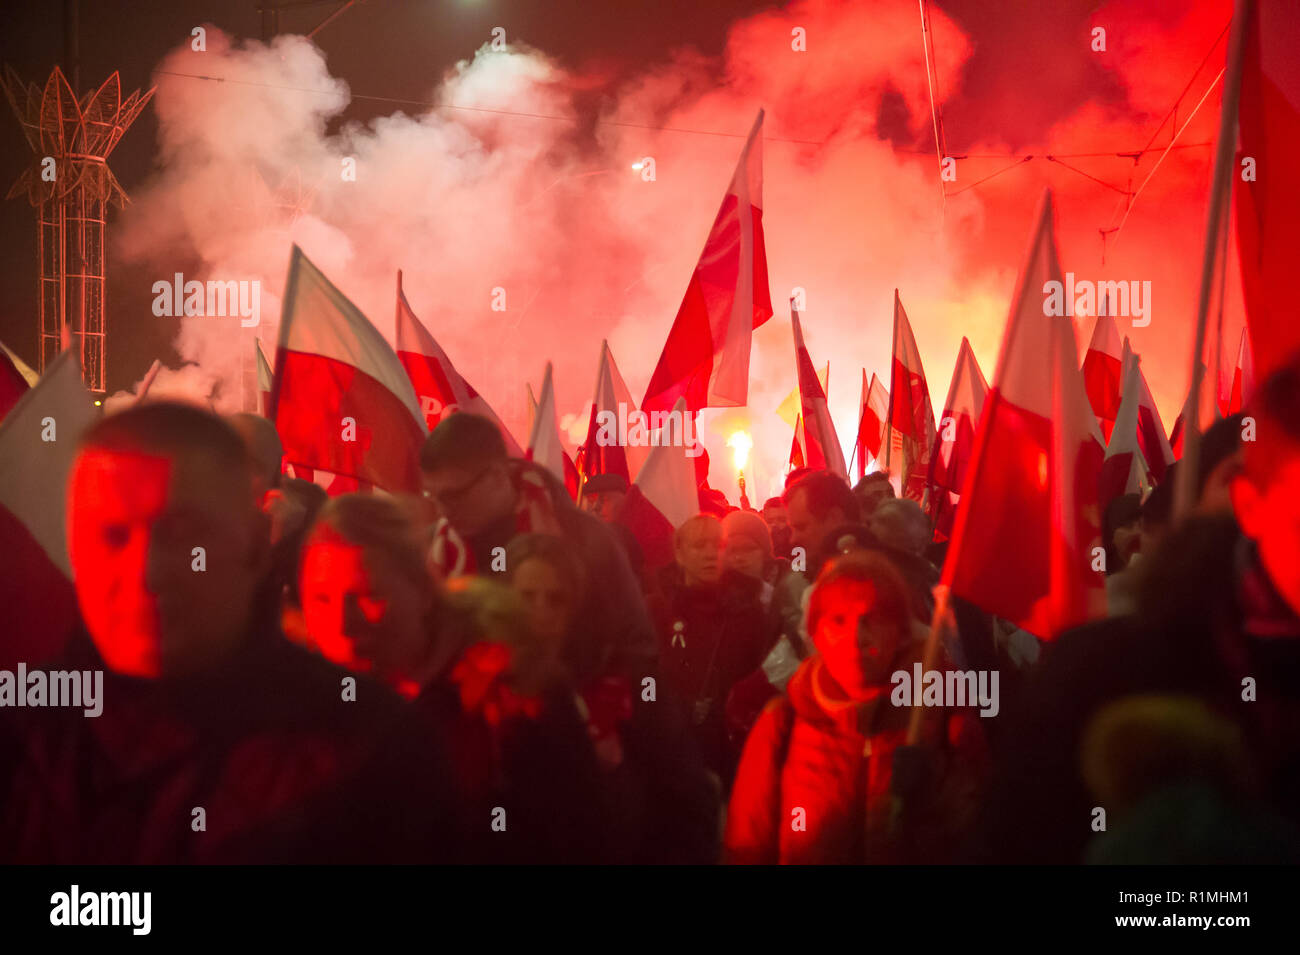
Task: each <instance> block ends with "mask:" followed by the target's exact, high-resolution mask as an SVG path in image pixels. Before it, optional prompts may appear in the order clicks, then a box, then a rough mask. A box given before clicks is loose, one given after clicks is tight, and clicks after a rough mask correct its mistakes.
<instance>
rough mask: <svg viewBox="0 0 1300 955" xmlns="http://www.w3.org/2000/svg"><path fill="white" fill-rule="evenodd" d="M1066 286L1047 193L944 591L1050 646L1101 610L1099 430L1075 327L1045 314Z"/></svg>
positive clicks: (983, 423) (981, 431)
mask: <svg viewBox="0 0 1300 955" xmlns="http://www.w3.org/2000/svg"><path fill="white" fill-rule="evenodd" d="M1052 281H1055V282H1061V281H1062V278H1061V265H1060V261H1059V260H1058V258H1057V252H1056V237H1055V230H1054V223H1053V204H1052V195H1051V192H1050V191H1048V192H1047V193H1046V194H1045V195H1044V197H1043V200H1042V203H1041V205H1040V207H1039V212H1038V216H1037V222H1036V225H1035V228H1034V234H1033V240H1032V242H1031V243H1030V247H1029V254H1028V256H1027V258H1026V261H1025V265H1024V268H1023V269H1022V270H1021V273H1020V278H1019V281H1018V283H1017V286H1016V294H1015V298H1014V299H1013V300H1012V306H1011V313H1010V316H1009V317H1008V319H1007V327H1006V332H1005V333H1004V335H1003V339H1002V351H1001V354H1000V356H999V359H998V368H997V374H996V376H995V378H994V381H993V387H992V388H991V389H989V393H988V398H987V400H986V401H985V406H984V412H983V414H982V416H981V418H980V424H979V428H978V429H977V431H976V434H975V447H974V451H973V453H972V455H971V461H970V467H969V469H968V471H967V474H966V481H965V483H964V484H963V485H962V494H961V503H960V504H959V505H958V509H957V517H956V521H955V524H954V527H953V533H952V543H951V545H950V546H949V549H948V558H947V561H946V562H945V563H944V569H943V578H942V583H943V584H946V585H947V586H948V587H950V588H951V591H952V593H954V594H956V595H957V596H960V597H964V598H965V599H967V600H969V601H971V602H972V603H974V604H975V605H976V606H978V607H980V608H981V609H983V610H985V611H987V612H989V613H993V614H997V615H998V616H1001V617H1004V618H1006V619H1007V620H1010V621H1012V622H1013V623H1015V624H1017V625H1018V626H1020V627H1022V628H1024V629H1025V630H1027V631H1028V632H1030V633H1033V634H1036V635H1037V636H1039V637H1042V638H1050V637H1054V636H1056V635H1057V634H1059V633H1060V632H1061V631H1063V630H1065V629H1067V628H1068V627H1071V626H1074V625H1076V624H1079V623H1083V622H1084V621H1086V620H1088V619H1089V618H1091V617H1093V616H1096V615H1099V614H1100V613H1104V611H1105V588H1104V584H1103V578H1102V575H1101V574H1100V573H1098V572H1096V571H1094V570H1093V569H1092V562H1093V557H1094V553H1093V549H1094V548H1095V547H1097V546H1100V540H1101V534H1100V530H1099V525H1100V516H1099V514H1098V511H1097V481H1098V477H1099V474H1100V470H1101V459H1102V446H1101V432H1100V431H1099V430H1098V427H1097V418H1096V416H1095V415H1094V414H1093V410H1092V408H1091V406H1090V405H1089V403H1088V396H1087V394H1086V393H1085V391H1084V387H1083V377H1082V375H1081V374H1080V373H1079V358H1078V351H1077V349H1076V347H1075V340H1074V329H1073V327H1072V326H1071V324H1070V319H1069V318H1068V317H1066V316H1064V315H1055V316H1053V315H1047V314H1045V308H1044V301H1045V296H1046V293H1047V289H1046V288H1045V285H1046V283H1048V282H1052Z"/></svg>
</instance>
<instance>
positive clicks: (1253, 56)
mask: <svg viewBox="0 0 1300 955" xmlns="http://www.w3.org/2000/svg"><path fill="white" fill-rule="evenodd" d="M1255 8H1256V15H1255V16H1254V18H1253V22H1251V23H1249V24H1248V25H1247V30H1248V33H1247V36H1246V49H1245V59H1244V62H1243V64H1242V74H1241V99H1240V106H1239V109H1240V115H1239V116H1238V128H1239V129H1240V139H1239V143H1238V153H1237V169H1238V170H1240V171H1241V173H1245V171H1246V170H1245V167H1243V165H1242V162H1243V160H1245V159H1246V158H1247V157H1249V158H1250V159H1251V160H1252V162H1251V163H1250V168H1251V170H1252V171H1253V174H1254V178H1253V179H1251V180H1249V181H1247V180H1243V178H1242V175H1241V174H1238V175H1234V176H1233V177H1232V178H1233V182H1234V184H1235V191H1236V206H1237V254H1238V258H1239V259H1240V260H1241V286H1242V294H1243V297H1244V299H1245V302H1246V320H1247V325H1248V327H1249V329H1250V339H1251V345H1252V346H1253V349H1254V357H1255V359H1256V360H1257V361H1258V368H1257V369H1256V370H1257V373H1258V375H1259V378H1260V380H1263V379H1265V378H1267V377H1268V376H1269V374H1270V373H1271V372H1272V371H1273V370H1274V369H1276V368H1278V367H1280V366H1282V365H1284V364H1285V363H1286V362H1287V360H1288V359H1290V358H1291V357H1292V356H1294V355H1295V353H1296V351H1297V350H1298V349H1300V322H1297V321H1296V320H1295V303H1294V273H1295V228H1296V223H1297V222H1300V182H1297V180H1296V174H1295V157H1296V156H1297V155H1300V60H1297V58H1296V50H1297V49H1300V7H1297V5H1296V3H1295V0H1257V2H1256V4H1255Z"/></svg>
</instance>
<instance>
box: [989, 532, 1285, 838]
mask: <svg viewBox="0 0 1300 955" xmlns="http://www.w3.org/2000/svg"><path fill="white" fill-rule="evenodd" d="M1143 565H1144V568H1145V569H1144V580H1143V582H1142V585H1141V596H1140V598H1139V609H1138V613H1137V614H1136V615H1132V616H1126V617H1118V618H1112V619H1108V620H1103V621H1098V622H1096V623H1092V624H1089V625H1087V626H1084V627H1080V628H1077V629H1076V630H1072V631H1070V632H1068V633H1066V634H1063V635H1062V636H1061V637H1060V638H1059V639H1058V640H1057V641H1056V642H1055V643H1053V644H1048V645H1047V646H1046V647H1045V648H1044V652H1043V658H1042V660H1041V662H1040V664H1039V666H1038V669H1037V672H1035V673H1034V674H1033V675H1032V677H1031V679H1030V681H1029V684H1028V685H1027V686H1026V688H1025V691H1024V693H1023V694H1022V696H1021V697H1020V699H1019V700H1018V701H1017V703H1016V705H1015V707H1014V708H1013V709H1011V710H1008V711H1006V712H1005V714H1004V715H1005V716H1006V718H1007V720H1008V725H1007V726H1006V728H1005V732H1004V733H1002V734H1001V738H1002V742H1003V747H1004V750H1005V752H1004V753H1003V758H1002V759H1001V760H1000V765H999V769H998V772H997V773H996V776H995V785H994V788H993V791H992V792H991V793H990V796H989V799H988V804H987V819H986V822H985V825H984V826H983V827H981V828H982V830H983V831H984V832H985V833H986V834H987V841H986V842H984V843H983V844H982V845H981V846H980V849H981V851H980V858H981V859H988V860H992V861H1007V862H1023V863H1070V862H1079V861H1081V860H1082V859H1083V857H1084V854H1085V851H1087V850H1089V848H1090V846H1091V843H1092V842H1093V840H1094V837H1095V835H1096V834H1095V833H1094V831H1093V829H1092V826H1091V825H1090V822H1091V820H1092V818H1093V810H1094V808H1095V806H1094V803H1095V800H1094V799H1093V798H1092V797H1091V796H1090V794H1089V792H1088V789H1087V787H1086V786H1085V784H1084V781H1083V778H1082V774H1081V771H1080V744H1081V742H1082V740H1083V736H1084V733H1085V730H1086V729H1087V727H1088V725H1089V723H1090V721H1091V720H1092V718H1093V717H1094V716H1095V715H1096V714H1097V713H1098V712H1099V711H1100V710H1101V709H1102V708H1103V707H1105V706H1106V705H1107V704H1109V703H1111V702H1114V701H1117V700H1121V699H1124V698H1126V697H1131V696H1134V695H1139V694H1143V695H1145V694H1180V695H1188V696H1192V697H1195V698H1197V699H1199V700H1201V701H1203V702H1205V703H1206V704H1207V705H1209V706H1210V707H1211V708H1212V710H1213V711H1214V712H1215V713H1217V714H1218V715H1220V716H1221V717H1223V718H1225V719H1226V720H1228V721H1229V722H1230V723H1232V724H1235V725H1236V726H1237V727H1239V728H1240V730H1241V732H1242V734H1243V738H1244V739H1245V743H1246V750H1247V753H1246V755H1247V756H1248V757H1249V759H1250V761H1251V762H1252V763H1253V764H1254V765H1255V766H1256V769H1257V772H1258V773H1259V774H1260V777H1261V779H1262V781H1263V788H1264V803H1263V804H1262V805H1261V808H1262V809H1265V810H1268V811H1274V812H1277V813H1280V814H1281V815H1283V816H1289V817H1290V819H1291V821H1292V822H1293V823H1300V619H1297V618H1296V616H1295V614H1294V612H1292V611H1291V610H1290V608H1289V607H1288V606H1287V605H1286V604H1285V602H1284V601H1283V600H1282V599H1281V597H1280V596H1278V594H1277V593H1276V591H1274V590H1273V588H1272V585H1271V583H1270V582H1269V581H1268V578H1267V575H1266V574H1265V573H1264V571H1263V569H1262V567H1261V566H1260V565H1259V562H1258V559H1257V557H1256V556H1255V554H1254V552H1253V547H1252V545H1251V544H1250V542H1249V541H1247V540H1245V539H1244V538H1242V537H1241V535H1240V532H1239V531H1238V529H1237V527H1236V524H1235V523H1234V522H1233V521H1232V520H1231V519H1227V518H1214V519H1199V520H1192V521H1188V522H1187V523H1186V524H1184V525H1183V526H1182V527H1181V528H1179V529H1178V530H1177V531H1175V532H1174V533H1173V534H1172V535H1171V536H1170V538H1169V539H1167V540H1166V541H1165V543H1164V544H1163V546H1162V547H1161V549H1160V550H1159V551H1158V552H1157V553H1156V554H1154V555H1152V556H1151V557H1150V558H1149V559H1148V560H1145V561H1143ZM1246 677H1251V678H1253V679H1254V680H1255V699H1254V700H1253V701H1246V700H1243V683H1242V681H1243V679H1245V678H1246ZM1167 782H1169V783H1174V784H1176V783H1178V782H1180V780H1168V781H1167ZM1150 861H1158V860H1150ZM1238 861H1240V860H1238Z"/></svg>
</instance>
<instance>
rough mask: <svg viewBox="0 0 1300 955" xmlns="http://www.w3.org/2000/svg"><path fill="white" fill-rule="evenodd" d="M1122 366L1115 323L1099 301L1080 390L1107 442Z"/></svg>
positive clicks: (1117, 396) (1116, 407) (1117, 400)
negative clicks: (1085, 395)
mask: <svg viewBox="0 0 1300 955" xmlns="http://www.w3.org/2000/svg"><path fill="white" fill-rule="evenodd" d="M1121 363H1122V362H1121V355H1120V342H1119V331H1118V330H1117V329H1116V328H1115V319H1113V318H1112V317H1111V316H1110V309H1109V308H1107V307H1106V300H1105V299H1102V301H1101V302H1099V303H1098V308H1097V320H1096V322H1095V323H1094V324H1093V326H1092V340H1091V341H1090V342H1089V343H1088V351H1087V352H1086V353H1085V354H1084V356H1083V386H1084V388H1085V390H1086V391H1087V392H1088V401H1089V402H1090V403H1091V404H1092V410H1093V412H1094V413H1095V414H1096V415H1097V423H1098V424H1100V425H1101V434H1102V437H1103V438H1105V439H1106V440H1107V441H1109V440H1110V432H1111V429H1112V428H1113V427H1115V416H1116V415H1118V414H1119V403H1120V384H1121V381H1122V377H1123V372H1122V369H1121V367H1120V366H1121Z"/></svg>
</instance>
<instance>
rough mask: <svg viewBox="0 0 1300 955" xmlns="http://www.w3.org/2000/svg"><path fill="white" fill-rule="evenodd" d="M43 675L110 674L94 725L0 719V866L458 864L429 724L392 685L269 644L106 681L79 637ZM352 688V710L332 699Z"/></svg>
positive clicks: (451, 804)
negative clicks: (191, 666)
mask: <svg viewBox="0 0 1300 955" xmlns="http://www.w3.org/2000/svg"><path fill="white" fill-rule="evenodd" d="M49 668H50V669H99V670H104V682H103V712H102V714H101V715H100V716H98V717H86V716H84V715H83V711H82V710H81V709H68V708H42V709H23V710H6V711H5V714H4V720H3V724H2V725H0V858H3V859H4V860H5V861H9V862H23V863H55V864H138V863H148V864H153V863H158V864H168V863H336V862H343V863H357V862H437V861H455V860H458V859H459V858H460V857H461V852H460V850H459V839H460V833H461V832H462V819H461V813H462V809H461V804H460V801H459V797H458V796H457V795H456V791H455V790H454V788H453V787H454V783H452V782H451V781H450V780H451V776H450V774H449V772H448V765H447V762H446V760H445V757H444V755H443V747H442V742H441V739H440V737H439V735H438V734H437V733H436V732H435V731H434V729H433V727H432V726H431V725H430V724H428V723H427V722H425V721H424V720H423V719H421V718H420V716H419V714H418V712H417V711H416V710H415V709H414V708H412V707H410V706H409V705H408V704H405V703H403V702H402V701H401V700H400V699H399V698H398V697H397V696H395V695H394V694H393V693H392V692H391V691H389V690H388V689H387V688H385V687H382V686H380V685H378V684H376V683H373V682H371V681H369V680H368V679H366V678H365V677H360V676H355V675H354V674H349V673H348V672H347V671H345V670H342V669H340V668H339V667H336V666H334V665H333V664H330V663H328V662H327V661H325V660H323V659H321V658H320V657H318V656H316V655H314V654H311V653H309V652H308V651H306V650H304V649H301V648H300V647H297V646H294V645H292V644H290V643H289V642H288V641H286V640H284V639H283V638H282V637H281V636H280V635H279V634H278V632H275V633H260V634H258V635H256V636H255V637H252V638H250V639H249V640H247V641H246V642H245V644H244V646H243V647H242V648H241V649H240V650H239V651H237V652H236V653H235V654H233V655H232V656H231V657H230V658H228V659H226V660H225V661H223V662H222V663H221V664H220V665H218V666H216V667H213V668H210V669H209V670H207V671H206V672H204V673H203V674H201V675H199V676H196V677H194V678H191V679H185V680H168V681H149V680H139V679H132V678H128V677H123V676H119V675H116V674H113V673H112V672H110V671H108V670H107V669H106V668H105V667H104V663H103V661H102V660H101V659H100V657H99V655H98V653H97V652H96V650H95V648H94V646H93V644H91V642H90V640H89V637H87V636H86V634H85V632H84V630H83V631H81V632H79V633H78V634H77V635H76V636H74V638H73V641H72V643H71V644H70V646H69V649H68V652H67V654H66V656H65V657H64V659H63V660H62V661H60V662H59V663H55V664H52V665H51V666H50V667H49ZM349 677H350V678H353V679H355V680H356V685H355V701H348V700H345V699H344V689H343V681H344V679H345V678H349ZM198 810H202V812H201V813H200V812H198Z"/></svg>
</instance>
